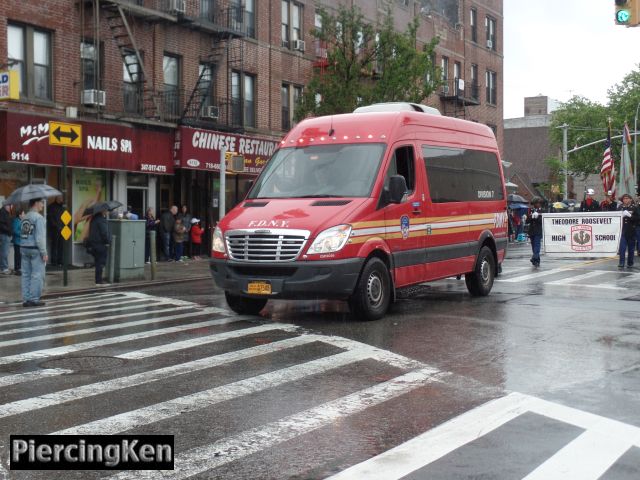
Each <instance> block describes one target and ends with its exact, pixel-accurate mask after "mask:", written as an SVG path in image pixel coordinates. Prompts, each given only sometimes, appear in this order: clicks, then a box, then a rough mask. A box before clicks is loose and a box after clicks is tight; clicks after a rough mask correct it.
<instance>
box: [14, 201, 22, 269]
mask: <svg viewBox="0 0 640 480" xmlns="http://www.w3.org/2000/svg"><path fill="white" fill-rule="evenodd" d="M22 220H24V210H23V209H21V208H19V209H18V214H17V215H16V216H15V218H14V219H13V273H15V274H16V275H21V274H22V272H21V270H20V269H21V265H22V254H21V253H20V236H21V231H22Z"/></svg>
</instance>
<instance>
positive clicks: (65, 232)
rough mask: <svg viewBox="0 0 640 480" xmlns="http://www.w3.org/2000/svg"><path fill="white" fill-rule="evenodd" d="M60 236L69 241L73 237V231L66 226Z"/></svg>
mask: <svg viewBox="0 0 640 480" xmlns="http://www.w3.org/2000/svg"><path fill="white" fill-rule="evenodd" d="M60 235H62V238H64V239H65V240H69V237H70V236H71V229H70V228H69V227H68V226H66V225H65V226H64V227H63V228H62V230H60Z"/></svg>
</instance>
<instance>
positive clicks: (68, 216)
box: [60, 210, 71, 225]
mask: <svg viewBox="0 0 640 480" xmlns="http://www.w3.org/2000/svg"><path fill="white" fill-rule="evenodd" d="M60 220H62V223H64V224H65V225H69V222H70V221H71V214H70V213H69V210H65V211H64V212H62V215H60Z"/></svg>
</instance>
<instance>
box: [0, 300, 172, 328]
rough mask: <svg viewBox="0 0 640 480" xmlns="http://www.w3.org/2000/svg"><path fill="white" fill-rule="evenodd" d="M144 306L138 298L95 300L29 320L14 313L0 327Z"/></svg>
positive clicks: (44, 313)
mask: <svg viewBox="0 0 640 480" xmlns="http://www.w3.org/2000/svg"><path fill="white" fill-rule="evenodd" d="M158 303H161V304H164V305H166V304H169V302H166V301H161V302H158ZM146 304H149V300H147V299H138V298H134V299H127V300H126V303H124V302H123V300H122V299H117V300H115V301H112V302H107V303H103V300H96V301H93V302H87V303H85V304H83V305H81V306H74V307H66V306H65V307H64V308H58V309H57V310H53V309H49V311H44V312H37V313H39V314H41V315H40V316H38V317H35V318H29V317H33V316H34V313H33V312H30V311H29V310H28V309H27V310H25V311H23V312H20V313H16V314H14V315H13V316H11V317H10V318H11V320H12V321H10V322H2V323H0V325H2V326H3V327H4V326H6V325H14V324H16V323H27V322H43V321H47V320H56V319H58V318H67V317H80V316H82V315H93V314H96V313H103V312H113V311H117V310H121V309H125V308H142V307H144V306H145V305H146ZM106 307H115V308H110V309H109V308H106ZM69 312H75V313H69ZM15 319H17V320H15Z"/></svg>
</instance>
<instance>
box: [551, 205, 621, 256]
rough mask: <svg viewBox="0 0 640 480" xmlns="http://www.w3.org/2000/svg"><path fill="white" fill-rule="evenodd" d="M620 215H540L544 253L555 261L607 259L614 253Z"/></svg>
mask: <svg viewBox="0 0 640 480" xmlns="http://www.w3.org/2000/svg"><path fill="white" fill-rule="evenodd" d="M621 219H622V214H621V213H620V212H599V213H588V212H582V213H544V214H543V215H542V238H543V245H544V252H545V254H547V255H550V256H552V257H553V256H555V257H567V256H570V257H611V256H614V255H616V254H617V253H618V245H619V243H620V233H621V230H622V222H621Z"/></svg>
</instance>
